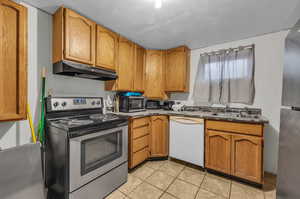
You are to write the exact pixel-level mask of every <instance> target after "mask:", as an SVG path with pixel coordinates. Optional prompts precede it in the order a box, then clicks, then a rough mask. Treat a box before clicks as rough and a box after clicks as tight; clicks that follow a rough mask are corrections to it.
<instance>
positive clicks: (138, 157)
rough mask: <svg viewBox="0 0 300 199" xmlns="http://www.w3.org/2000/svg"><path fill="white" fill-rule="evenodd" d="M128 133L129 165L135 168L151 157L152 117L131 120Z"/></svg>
mask: <svg viewBox="0 0 300 199" xmlns="http://www.w3.org/2000/svg"><path fill="white" fill-rule="evenodd" d="M128 135H129V138H128V140H129V145H128V147H129V149H128V162H129V163H128V167H129V168H133V167H135V166H137V165H138V164H140V163H142V162H144V161H145V160H147V159H148V158H149V153H150V152H149V135H150V118H149V117H144V118H138V119H133V120H131V121H130V123H129V134H128Z"/></svg>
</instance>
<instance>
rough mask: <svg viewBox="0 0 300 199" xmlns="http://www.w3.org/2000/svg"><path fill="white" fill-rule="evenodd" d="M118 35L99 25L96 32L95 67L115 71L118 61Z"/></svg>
mask: <svg viewBox="0 0 300 199" xmlns="http://www.w3.org/2000/svg"><path fill="white" fill-rule="evenodd" d="M118 37H119V36H118V35H117V34H116V33H114V32H112V31H110V30H108V29H106V28H104V27H102V26H100V25H97V32H96V66H97V67H101V68H105V69H109V70H116V67H117V61H118V46H119V42H118Z"/></svg>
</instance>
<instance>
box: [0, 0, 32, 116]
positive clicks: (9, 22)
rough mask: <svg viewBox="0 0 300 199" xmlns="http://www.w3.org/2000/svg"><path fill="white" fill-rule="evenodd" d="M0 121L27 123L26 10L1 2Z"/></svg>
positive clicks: (16, 5)
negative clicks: (22, 121) (23, 121)
mask: <svg viewBox="0 0 300 199" xmlns="http://www.w3.org/2000/svg"><path fill="white" fill-rule="evenodd" d="M0 35H1V39H0V121H8V120H21V119H26V105H27V8H25V7H24V6H22V5H19V4H17V3H15V2H13V1H9V0H0Z"/></svg>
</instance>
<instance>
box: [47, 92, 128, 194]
mask: <svg viewBox="0 0 300 199" xmlns="http://www.w3.org/2000/svg"><path fill="white" fill-rule="evenodd" d="M102 113H103V100H102V98H97V97H93V98H88V97H77V98H68V97H62V98H56V97H48V98H47V100H46V123H47V128H46V129H47V130H46V142H45V149H46V152H45V179H46V186H47V188H48V198H50V199H54V198H55V199H83V198H84V199H100V198H104V197H105V196H106V195H108V194H109V193H111V192H112V191H114V190H115V189H117V188H118V187H119V186H120V185H122V184H123V183H125V182H126V181H127V174H128V166H127V164H128V163H127V160H128V155H127V154H128V118H127V117H122V116H117V115H113V114H106V115H104V114H102Z"/></svg>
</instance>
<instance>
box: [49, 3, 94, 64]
mask: <svg viewBox="0 0 300 199" xmlns="http://www.w3.org/2000/svg"><path fill="white" fill-rule="evenodd" d="M95 34H96V24H95V23H94V22H93V21H91V20H89V19H87V18H85V17H83V16H81V15H79V14H77V13H76V12H74V11H72V10H70V9H67V8H63V7H62V8H60V9H58V10H57V11H56V12H55V14H54V16H53V62H54V63H56V62H58V61H61V60H63V59H66V60H71V61H76V62H80V63H84V64H90V65H94V64H95Z"/></svg>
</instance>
